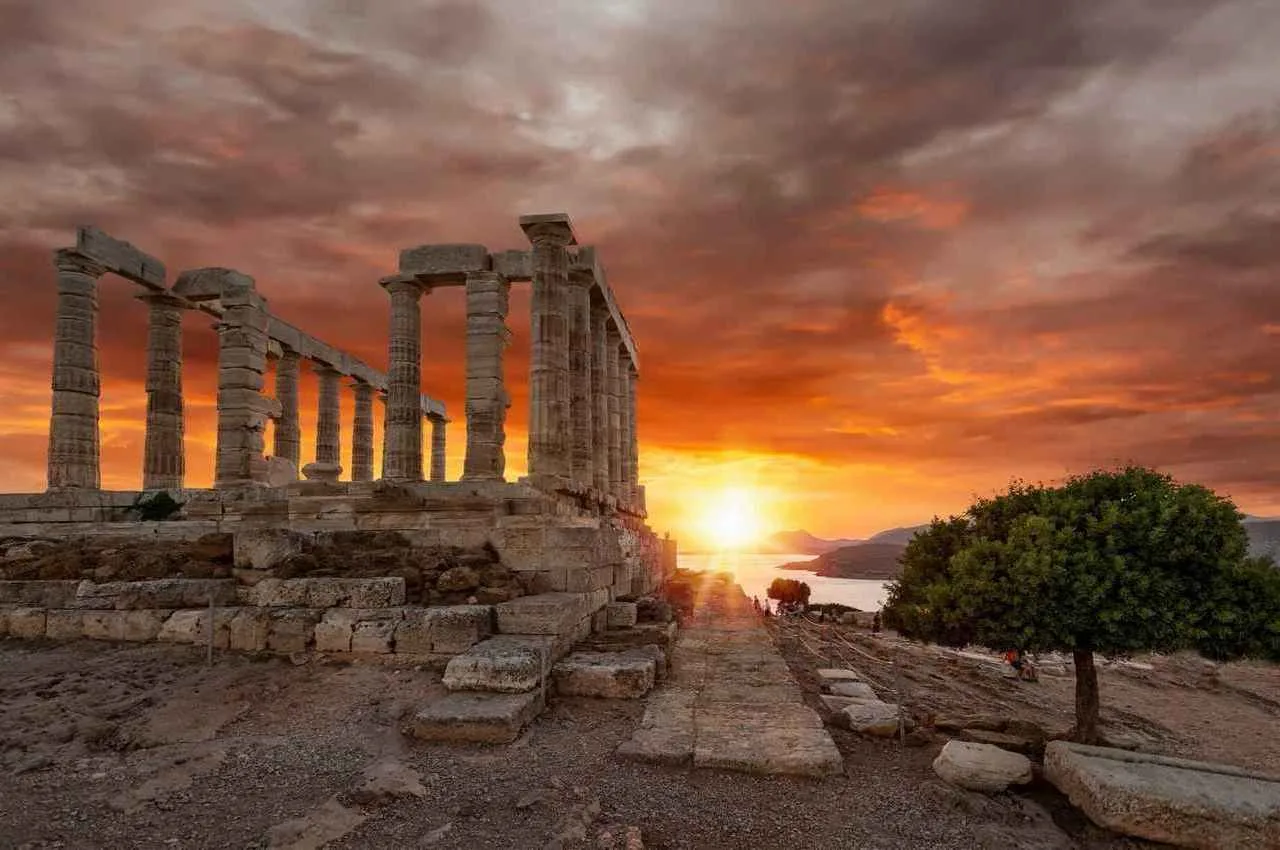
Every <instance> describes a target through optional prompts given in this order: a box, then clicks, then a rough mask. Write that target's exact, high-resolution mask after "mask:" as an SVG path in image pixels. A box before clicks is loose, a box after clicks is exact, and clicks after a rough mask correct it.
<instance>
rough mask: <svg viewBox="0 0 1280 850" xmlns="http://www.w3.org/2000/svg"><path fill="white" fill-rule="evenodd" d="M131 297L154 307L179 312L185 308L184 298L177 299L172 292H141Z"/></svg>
mask: <svg viewBox="0 0 1280 850" xmlns="http://www.w3.org/2000/svg"><path fill="white" fill-rule="evenodd" d="M133 297H134V298H137V299H138V300H139V301H141V302H143V303H144V304H150V305H152V306H155V307H176V308H178V309H179V310H181V309H184V308H185V307H186V306H187V301H186V299H185V298H179V297H178V296H176V295H174V294H173V293H172V292H143V293H140V294H138V295H135V296H133Z"/></svg>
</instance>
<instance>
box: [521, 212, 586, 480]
mask: <svg viewBox="0 0 1280 850" xmlns="http://www.w3.org/2000/svg"><path fill="white" fill-rule="evenodd" d="M520 227H521V228H522V229H523V230H524V232H525V235H526V236H527V237H528V239H529V242H530V243H531V244H532V245H533V304H532V308H531V312H532V316H531V318H532V322H531V324H532V342H533V346H532V347H533V351H532V357H531V363H530V370H529V477H530V479H532V480H533V481H534V482H535V483H538V482H539V481H541V482H545V483H548V484H551V485H552V486H561V485H563V484H564V483H566V482H567V480H568V478H569V472H570V456H569V430H570V421H569V414H570V409H569V322H568V315H567V306H566V301H567V299H566V296H565V289H566V288H567V286H568V279H569V253H568V250H567V248H568V246H570V245H574V244H577V240H576V239H575V238H574V234H573V227H572V226H571V225H570V223H569V217H568V216H567V215H564V214H562V213H556V214H552V215H532V216H521V217H520Z"/></svg>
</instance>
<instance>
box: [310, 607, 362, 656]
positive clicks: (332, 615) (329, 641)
mask: <svg viewBox="0 0 1280 850" xmlns="http://www.w3.org/2000/svg"><path fill="white" fill-rule="evenodd" d="M355 625H356V618H355V614H354V612H352V611H348V610H341V609H339V610H333V611H326V612H325V613H324V618H323V619H322V620H321V621H320V622H319V623H316V630H315V647H316V652H350V651H351V636H352V632H353V631H354V630H355Z"/></svg>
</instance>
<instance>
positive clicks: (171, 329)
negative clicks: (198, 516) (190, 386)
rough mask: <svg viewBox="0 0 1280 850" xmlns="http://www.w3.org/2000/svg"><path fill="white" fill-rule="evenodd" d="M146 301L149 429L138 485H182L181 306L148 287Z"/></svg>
mask: <svg viewBox="0 0 1280 850" xmlns="http://www.w3.org/2000/svg"><path fill="white" fill-rule="evenodd" d="M139 299H140V300H142V301H144V302H145V303H146V304H147V307H148V311H149V317H148V322H147V430H146V437H145V439H144V444H143V461H142V489H144V490H164V489H171V488H174V489H176V488H181V487H182V478H183V473H184V471H185V469H186V461H185V453H184V451H183V431H184V427H183V409H182V309H183V302H182V300H181V299H179V298H175V297H174V296H172V295H168V294H165V293H157V292H152V293H149V294H146V295H141V296H139Z"/></svg>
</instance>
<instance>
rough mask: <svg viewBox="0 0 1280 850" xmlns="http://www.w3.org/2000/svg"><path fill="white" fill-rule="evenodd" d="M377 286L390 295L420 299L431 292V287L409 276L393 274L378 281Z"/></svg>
mask: <svg viewBox="0 0 1280 850" xmlns="http://www.w3.org/2000/svg"><path fill="white" fill-rule="evenodd" d="M378 285H379V286H381V287H382V288H383V289H385V290H386V291H387V292H388V293H389V294H391V295H412V296H413V297H414V299H415V300H416V299H418V298H421V297H422V296H423V295H428V294H430V292H431V287H430V286H428V285H426V284H424V283H423V282H422V281H420V280H418V279H417V278H416V277H415V276H413V275H411V274H393V275H387V276H386V277H383V278H379V279H378Z"/></svg>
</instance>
